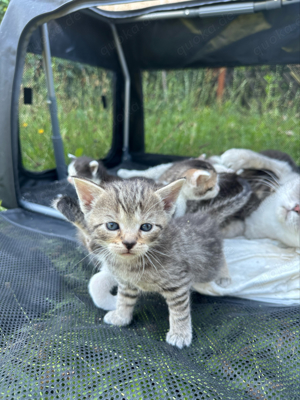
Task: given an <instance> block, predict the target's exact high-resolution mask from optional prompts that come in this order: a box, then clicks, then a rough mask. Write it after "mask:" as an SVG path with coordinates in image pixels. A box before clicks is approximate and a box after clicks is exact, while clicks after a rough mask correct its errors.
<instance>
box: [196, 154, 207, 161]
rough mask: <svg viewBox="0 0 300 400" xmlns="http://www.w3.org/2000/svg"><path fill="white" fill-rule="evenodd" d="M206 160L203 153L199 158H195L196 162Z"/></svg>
mask: <svg viewBox="0 0 300 400" xmlns="http://www.w3.org/2000/svg"><path fill="white" fill-rule="evenodd" d="M205 159H206V154H205V153H203V154H201V156H199V157H197V158H196V160H205Z"/></svg>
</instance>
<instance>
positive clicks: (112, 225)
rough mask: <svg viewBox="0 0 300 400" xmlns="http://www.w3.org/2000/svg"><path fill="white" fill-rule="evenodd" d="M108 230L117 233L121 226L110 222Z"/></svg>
mask: <svg viewBox="0 0 300 400" xmlns="http://www.w3.org/2000/svg"><path fill="white" fill-rule="evenodd" d="M106 228H107V229H108V230H109V231H116V230H117V229H119V225H118V224H117V223H116V222H108V223H107V224H106Z"/></svg>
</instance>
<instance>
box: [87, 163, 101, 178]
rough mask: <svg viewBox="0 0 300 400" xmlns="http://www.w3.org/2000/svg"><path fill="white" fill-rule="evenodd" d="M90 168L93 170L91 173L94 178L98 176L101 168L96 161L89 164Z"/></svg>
mask: <svg viewBox="0 0 300 400" xmlns="http://www.w3.org/2000/svg"><path fill="white" fill-rule="evenodd" d="M89 167H90V170H91V173H92V175H93V177H95V176H96V175H97V171H98V168H99V163H98V161H96V160H93V161H91V162H90V163H89Z"/></svg>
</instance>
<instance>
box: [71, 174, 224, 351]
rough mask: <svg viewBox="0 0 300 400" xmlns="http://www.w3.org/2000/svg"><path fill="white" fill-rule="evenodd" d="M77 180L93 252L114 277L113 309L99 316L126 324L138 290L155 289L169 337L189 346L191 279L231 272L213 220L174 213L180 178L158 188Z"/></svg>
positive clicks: (138, 183) (171, 341)
mask: <svg viewBox="0 0 300 400" xmlns="http://www.w3.org/2000/svg"><path fill="white" fill-rule="evenodd" d="M74 183H75V188H76V191H77V194H78V197H79V202H80V207H81V210H82V212H83V213H84V215H85V221H86V224H87V227H88V229H89V232H90V242H89V248H90V251H91V252H92V253H93V255H94V257H96V258H97V259H98V261H100V262H101V263H102V265H103V269H104V270H105V271H109V272H110V273H111V274H112V275H113V276H114V277H115V278H116V280H117V282H118V295H117V309H116V310H115V311H110V312H108V313H107V314H106V315H105V317H104V321H105V322H106V323H108V324H113V325H119V326H123V325H128V324H129V323H130V322H131V320H132V317H133V309H134V306H135V303H136V301H137V298H138V295H139V293H140V292H143V291H145V292H158V293H160V294H162V295H163V297H164V298H165V299H166V301H167V304H168V307H169V323H170V330H169V332H168V334H167V342H168V343H169V344H171V345H174V346H177V347H179V348H182V347H183V346H189V345H190V343H191V340H192V325H191V315H190V299H189V297H190V289H191V287H192V285H193V283H198V282H199V283H200V282H201V283H205V282H210V281H212V280H216V279H222V278H224V277H225V278H227V277H228V271H227V266H226V262H225V258H224V254H223V243H222V237H221V234H220V232H219V229H218V224H217V222H215V221H214V219H213V218H210V217H209V216H207V215H205V214H203V213H196V214H193V215H185V216H184V217H181V218H178V219H176V220H174V219H172V216H173V214H174V211H175V202H176V199H177V197H178V196H179V193H180V190H181V188H182V186H183V184H184V183H185V179H179V180H176V181H175V182H172V183H171V184H169V185H167V186H165V187H163V188H160V189H156V188H155V187H154V186H153V185H151V184H149V183H147V182H143V181H141V180H131V181H120V182H111V183H109V184H103V185H102V186H98V185H96V184H94V183H93V182H90V181H87V180H84V179H79V178H74ZM90 292H91V291H90ZM91 294H92V295H93V293H91Z"/></svg>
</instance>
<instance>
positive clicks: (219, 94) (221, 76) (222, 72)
mask: <svg viewBox="0 0 300 400" xmlns="http://www.w3.org/2000/svg"><path fill="white" fill-rule="evenodd" d="M225 77H226V68H220V72H219V76H218V89H217V100H218V101H220V102H221V101H222V98H223V93H224V86H225Z"/></svg>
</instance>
